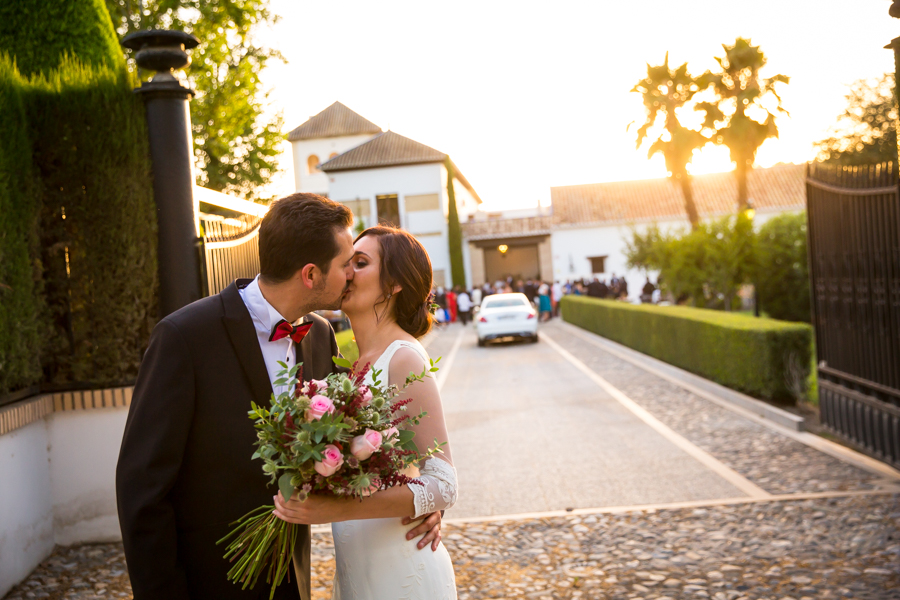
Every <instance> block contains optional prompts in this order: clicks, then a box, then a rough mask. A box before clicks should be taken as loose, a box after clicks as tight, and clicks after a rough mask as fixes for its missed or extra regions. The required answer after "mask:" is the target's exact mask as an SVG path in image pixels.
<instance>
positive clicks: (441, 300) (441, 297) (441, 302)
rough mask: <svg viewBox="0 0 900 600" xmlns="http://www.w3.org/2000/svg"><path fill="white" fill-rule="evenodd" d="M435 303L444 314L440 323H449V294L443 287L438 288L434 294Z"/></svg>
mask: <svg viewBox="0 0 900 600" xmlns="http://www.w3.org/2000/svg"><path fill="white" fill-rule="evenodd" d="M434 303H435V304H437V305H438V306H439V307H440V308H439V309H438V312H441V313H443V314H442V315H441V319H440V320H439V322H440V323H449V322H450V319H449V316H450V314H449V313H448V312H447V293H446V292H445V291H444V288H443V286H440V285H439V286H438V288H437V292H435V294H434Z"/></svg>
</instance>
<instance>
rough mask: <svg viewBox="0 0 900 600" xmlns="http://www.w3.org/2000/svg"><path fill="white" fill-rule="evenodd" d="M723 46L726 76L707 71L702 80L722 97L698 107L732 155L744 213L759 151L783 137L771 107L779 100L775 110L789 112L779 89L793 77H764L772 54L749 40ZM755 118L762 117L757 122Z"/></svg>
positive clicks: (722, 64)
mask: <svg viewBox="0 0 900 600" xmlns="http://www.w3.org/2000/svg"><path fill="white" fill-rule="evenodd" d="M722 48H724V49H725V56H723V57H721V58H720V57H716V62H718V63H719V66H720V67H721V72H718V73H713V72H711V71H707V72H706V73H704V74H703V75H701V76H700V77H699V78H697V82H698V84H699V85H700V87H701V88H702V89H704V90H705V89H709V88H711V89H712V90H713V92H714V93H715V95H716V99H715V101H714V102H700V103H698V104H697V109H698V110H701V111H703V112H705V113H706V119H705V120H704V123H703V127H704V128H709V129H711V130H713V131H714V134H713V136H712V139H713V142H715V143H716V144H721V145H724V146H726V147H727V148H728V151H729V153H730V154H731V160H732V162H733V163H734V164H735V170H734V173H735V177H737V185H738V210H739V211H743V210H745V209H747V208H749V204H748V197H749V196H748V193H747V176H748V175H749V173H750V171H751V170H752V169H753V163H754V161H756V152H757V150H759V147H760V146H762V144H763V142H765V141H766V140H767V139H768V138H770V137H775V138H777V137H778V127H777V126H776V125H775V113H773V112H772V111H770V110H769V109H768V108H767V107H766V105H765V104H766V103H769V104H771V103H772V102H774V110H775V112H779V113H783V114H788V113H787V111H786V110H784V108H782V106H781V96H779V95H778V91H777V90H776V89H775V85H776V84H778V83H784V84H787V83H789V82H790V78H789V77H787V76H786V75H775V76H774V77H769V78H768V79H763V78H760V76H759V71H760V69H762V68H763V67H764V66H765V65H766V56H765V54H763V53H762V51H761V50H760V49H759V46H753V45H751V42H750V40H749V39H744V38H737V39H736V40H735V41H734V45H733V46H727V45H725V44H723V45H722ZM771 99H774V100H771ZM748 113H750V114H748ZM754 114H755V115H756V116H757V117H760V118H753V115H754Z"/></svg>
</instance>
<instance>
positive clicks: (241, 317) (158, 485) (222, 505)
mask: <svg viewBox="0 0 900 600" xmlns="http://www.w3.org/2000/svg"><path fill="white" fill-rule="evenodd" d="M250 281H252V280H238V281H236V282H235V283H232V284H231V285H230V286H228V287H227V288H226V289H225V290H223V291H222V292H221V293H220V294H217V295H215V296H211V297H209V298H204V299H202V300H198V301H197V302H194V303H192V304H190V305H189V306H186V307H184V308H182V309H181V310H179V311H177V312H175V313H173V314H171V315H169V316H168V317H166V318H165V319H163V320H162V321H160V322H159V324H157V326H156V328H155V329H154V330H153V334H152V335H151V337H150V346H149V348H148V349H147V353H146V354H145V355H144V359H143V362H142V363H141V368H140V372H139V374H138V379H137V384H136V385H135V388H134V395H133V398H132V401H131V408H130V410H129V412H128V422H127V424H126V426H125V436H124V439H123V440H122V449H121V451H120V454H119V463H118V467H117V469H116V496H117V499H118V508H119V523H120V526H121V528H122V539H123V542H124V545H125V557H126V559H127V563H128V574H129V575H130V577H131V586H132V589H133V590H134V598H135V600H157V599H158V600H187V599H189V598H191V599H194V600H199V599H207V598H208V599H210V600H230V599H235V600H237V599H249V598H268V594H269V589H270V588H269V585H268V584H266V583H265V575H261V576H260V579H259V580H258V581H257V584H256V588H255V589H253V590H250V589H248V590H246V591H241V588H240V586H239V585H237V584H234V583H231V582H229V581H228V580H227V578H226V573H227V572H228V569H229V568H230V566H231V565H230V563H229V562H227V561H226V560H225V559H223V558H222V556H223V555H224V554H225V545H224V544H223V545H218V546H217V545H216V541H218V540H219V539H220V538H222V537H223V536H225V535H226V534H227V533H228V531H229V530H230V529H231V527H230V524H231V523H232V522H233V521H234V520H236V519H238V518H239V517H241V516H243V515H244V514H246V513H247V512H249V511H251V510H253V509H255V508H257V507H259V506H262V505H265V504H271V503H272V496H273V495H275V494H276V493H277V489H276V488H274V487H269V485H268V481H269V480H268V478H267V477H265V476H264V475H263V472H262V463H261V462H260V461H256V460H251V458H250V455H251V454H253V451H254V449H255V448H254V442H255V441H256V430H255V429H254V427H253V421H251V420H250V418H249V417H248V416H247V413H248V411H249V410H250V402H251V400H252V401H255V402H257V403H266V402H268V399H269V397H270V394H271V393H272V387H271V383H270V382H269V376H268V372H267V371H266V365H265V361H264V360H263V356H262V351H261V350H260V347H259V342H258V341H257V336H256V330H255V328H254V326H253V321H252V320H251V318H250V313H249V312H248V310H247V308H246V306H245V304H244V302H243V300H242V299H241V296H240V293H239V291H238V289H239V288H243V287H245V286H246V285H247V284H249V283H250ZM305 320H311V321H312V322H313V327H312V329H310V331H309V333H308V334H307V335H306V337H305V338H304V339H303V341H302V342H301V344H300V345H299V347H298V348H297V361H298V362H300V361H302V362H303V376H304V379H310V378H314V379H322V378H324V377H325V376H326V375H328V374H329V373H332V372H333V371H334V370H335V368H334V365H333V363H332V361H331V357H332V356H335V355H337V354H338V349H337V343H336V342H335V339H334V330H333V329H332V328H331V325H330V324H329V323H328V321H326V320H325V319H323V318H321V317H319V316H318V315H315V314H310V315H308V316H307V317H305ZM309 551H310V538H309V527H307V526H303V527H302V528H301V535H300V539H299V541H298V544H297V547H296V548H295V551H294V573H293V574H291V581H290V582H288V580H287V578H285V580H284V582H283V583H282V585H281V586H280V587H279V589H278V590H277V592H276V595H275V597H276V598H278V599H279V600H296V599H297V598H303V600H309V597H310V572H309V564H310V563H309Z"/></svg>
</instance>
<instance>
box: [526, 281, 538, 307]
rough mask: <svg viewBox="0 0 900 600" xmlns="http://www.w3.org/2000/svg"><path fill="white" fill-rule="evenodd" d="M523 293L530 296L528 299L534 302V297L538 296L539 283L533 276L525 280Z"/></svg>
mask: <svg viewBox="0 0 900 600" xmlns="http://www.w3.org/2000/svg"><path fill="white" fill-rule="evenodd" d="M523 293H524V294H525V296H526V297H527V298H528V301H529V302H531V303H532V304H534V299H535V297H536V296H537V285H535V283H534V281H533V280H532V279H531V278H529V279H528V281H526V282H525V291H524V292H523Z"/></svg>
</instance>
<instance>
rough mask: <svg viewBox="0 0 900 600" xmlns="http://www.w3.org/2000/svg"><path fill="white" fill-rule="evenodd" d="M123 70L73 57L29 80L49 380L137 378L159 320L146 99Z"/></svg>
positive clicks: (100, 382)
mask: <svg viewBox="0 0 900 600" xmlns="http://www.w3.org/2000/svg"><path fill="white" fill-rule="evenodd" d="M132 89H133V82H132V81H131V80H130V78H129V76H128V74H127V73H126V72H125V69H124V68H123V67H106V66H86V65H84V64H82V63H80V62H79V61H77V60H74V59H66V60H64V61H63V63H62V65H61V67H60V69H59V70H58V71H53V72H50V73H47V74H43V75H41V76H38V77H35V78H33V79H32V81H31V83H30V86H29V91H28V96H27V102H26V110H27V116H28V122H29V127H30V133H31V139H32V145H33V160H34V165H35V170H36V175H38V177H39V179H40V186H39V189H38V192H39V194H40V200H41V216H40V225H41V260H42V264H43V268H44V271H43V277H44V288H45V293H46V298H47V304H48V307H49V324H50V326H51V327H52V333H51V334H50V335H48V336H46V342H47V346H46V349H47V350H46V351H45V352H44V357H45V358H44V369H45V377H46V379H47V381H48V382H55V383H71V382H89V383H91V384H93V385H106V384H111V383H117V382H122V381H128V380H130V379H133V378H134V377H135V375H136V374H137V368H138V365H139V364H140V359H141V355H142V350H143V348H144V347H145V345H146V342H147V339H148V338H149V334H150V330H151V328H152V326H153V324H154V322H155V317H156V290H157V273H156V264H157V263H156V256H157V254H156V241H157V238H156V211H155V206H154V203H153V197H152V194H153V187H152V181H151V176H150V157H149V148H148V141H147V131H146V120H145V116H144V107H143V105H142V103H141V101H140V99H139V98H137V97H136V96H135V94H133V93H132Z"/></svg>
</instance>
